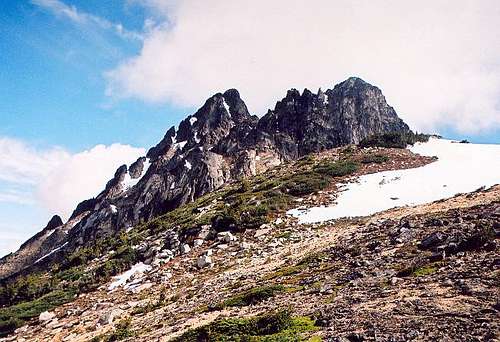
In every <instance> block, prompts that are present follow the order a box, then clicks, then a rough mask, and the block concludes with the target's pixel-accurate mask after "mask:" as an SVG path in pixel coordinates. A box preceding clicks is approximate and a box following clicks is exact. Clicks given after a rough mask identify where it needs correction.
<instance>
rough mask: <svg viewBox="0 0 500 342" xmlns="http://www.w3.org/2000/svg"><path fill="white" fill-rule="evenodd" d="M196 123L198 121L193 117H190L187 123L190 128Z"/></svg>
mask: <svg viewBox="0 0 500 342" xmlns="http://www.w3.org/2000/svg"><path fill="white" fill-rule="evenodd" d="M196 121H198V119H197V118H196V117H194V116H192V117H191V118H190V119H189V123H190V124H191V126H193V125H194V123H195V122H196Z"/></svg>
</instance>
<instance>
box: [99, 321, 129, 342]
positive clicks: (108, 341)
mask: <svg viewBox="0 0 500 342" xmlns="http://www.w3.org/2000/svg"><path fill="white" fill-rule="evenodd" d="M131 323H132V319H131V318H126V319H124V320H121V321H120V322H118V323H116V325H115V330H114V331H113V332H111V333H110V334H108V335H101V336H96V337H94V338H93V339H92V340H91V341H92V342H115V341H121V340H124V339H126V338H129V337H133V336H134V333H133V332H132V330H130V325H131Z"/></svg>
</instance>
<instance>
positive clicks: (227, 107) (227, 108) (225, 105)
mask: <svg viewBox="0 0 500 342" xmlns="http://www.w3.org/2000/svg"><path fill="white" fill-rule="evenodd" d="M223 103H224V108H225V109H226V111H227V113H228V114H229V116H231V112H230V111H229V106H228V104H227V102H226V100H224V101H223Z"/></svg>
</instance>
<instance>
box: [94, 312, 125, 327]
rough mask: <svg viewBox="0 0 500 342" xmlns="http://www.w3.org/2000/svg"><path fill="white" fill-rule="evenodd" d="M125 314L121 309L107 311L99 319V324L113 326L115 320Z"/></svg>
mask: <svg viewBox="0 0 500 342" xmlns="http://www.w3.org/2000/svg"><path fill="white" fill-rule="evenodd" d="M123 313H124V311H123V310H121V309H112V310H109V311H106V312H105V313H103V314H102V315H101V316H100V317H99V324H101V325H108V324H113V321H114V319H115V318H117V317H120V316H121V315H122V314H123Z"/></svg>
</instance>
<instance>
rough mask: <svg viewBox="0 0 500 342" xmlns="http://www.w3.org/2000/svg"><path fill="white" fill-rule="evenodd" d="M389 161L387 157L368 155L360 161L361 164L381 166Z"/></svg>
mask: <svg viewBox="0 0 500 342" xmlns="http://www.w3.org/2000/svg"><path fill="white" fill-rule="evenodd" d="M388 161H389V157H388V156H385V155H383V154H368V155H366V156H364V157H363V159H361V163H363V164H383V163H387V162H388Z"/></svg>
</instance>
